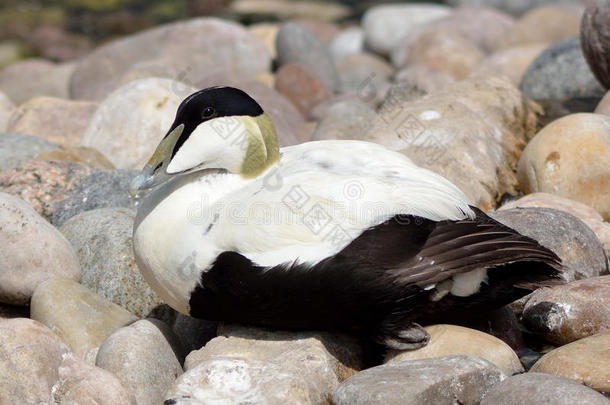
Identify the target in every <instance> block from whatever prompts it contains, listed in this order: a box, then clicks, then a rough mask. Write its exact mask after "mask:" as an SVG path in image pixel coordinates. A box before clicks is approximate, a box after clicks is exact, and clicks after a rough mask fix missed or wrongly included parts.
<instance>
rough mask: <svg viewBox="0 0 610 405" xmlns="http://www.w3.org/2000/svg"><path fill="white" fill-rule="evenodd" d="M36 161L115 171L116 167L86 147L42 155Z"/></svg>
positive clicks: (100, 154) (65, 149) (99, 153)
mask: <svg viewBox="0 0 610 405" xmlns="http://www.w3.org/2000/svg"><path fill="white" fill-rule="evenodd" d="M36 160H60V161H67V162H77V163H82V164H84V165H87V166H89V167H94V168H96V169H114V165H113V164H112V163H110V161H109V160H108V159H106V157H104V155H102V153H101V152H99V151H98V150H95V149H93V148H88V147H86V146H76V147H73V148H64V149H61V150H54V151H51V152H45V153H41V154H40V155H38V156H36Z"/></svg>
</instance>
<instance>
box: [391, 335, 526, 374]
mask: <svg viewBox="0 0 610 405" xmlns="http://www.w3.org/2000/svg"><path fill="white" fill-rule="evenodd" d="M425 329H426V331H428V333H429V334H430V342H428V344H427V345H426V346H424V347H422V348H421V349H416V350H407V351H402V352H400V351H396V350H390V351H389V352H388V353H387V354H386V357H385V363H386V364H392V363H399V362H402V361H407V360H421V359H430V358H435V357H444V356H453V355H458V354H463V355H466V356H474V357H480V358H482V359H485V360H487V361H489V362H491V363H493V364H495V365H496V366H498V368H500V370H502V372H503V373H505V374H507V375H512V374H516V373H521V372H523V366H522V365H521V363H520V362H519V357H517V355H516V354H515V352H514V351H513V349H511V348H510V346H508V345H507V344H506V343H504V342H503V341H501V340H500V339H498V338H496V337H494V336H492V335H489V334H487V333H483V332H480V331H478V330H475V329H470V328H464V327H462V326H457V325H431V326H426V328H425Z"/></svg>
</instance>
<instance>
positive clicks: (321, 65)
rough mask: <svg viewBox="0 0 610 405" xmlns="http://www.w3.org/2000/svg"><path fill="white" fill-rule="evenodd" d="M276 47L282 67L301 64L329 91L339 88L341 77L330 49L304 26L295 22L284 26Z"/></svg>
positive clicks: (281, 28) (278, 34)
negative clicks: (288, 64) (289, 64)
mask: <svg viewBox="0 0 610 405" xmlns="http://www.w3.org/2000/svg"><path fill="white" fill-rule="evenodd" d="M276 47H277V60H278V63H279V64H280V66H281V65H285V64H287V63H300V64H302V65H304V66H306V67H307V68H309V69H310V70H311V71H312V72H314V73H315V75H316V76H317V77H318V78H319V79H320V80H322V82H324V84H325V85H326V87H328V88H329V89H331V90H336V89H338V88H339V76H338V74H337V70H336V69H335V66H334V63H333V60H332V58H331V56H330V53H329V52H328V48H327V47H326V45H324V44H323V43H322V42H321V41H320V40H319V39H318V38H316V36H315V35H314V34H313V33H312V32H311V31H309V30H308V29H307V28H305V27H304V26H302V25H300V24H298V23H295V22H288V23H284V24H282V25H281V26H280V30H279V31H278V33H277V38H276Z"/></svg>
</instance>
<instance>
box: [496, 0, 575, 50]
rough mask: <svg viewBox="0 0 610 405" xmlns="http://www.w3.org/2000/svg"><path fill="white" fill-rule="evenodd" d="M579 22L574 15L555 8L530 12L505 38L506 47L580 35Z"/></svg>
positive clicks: (550, 7)
mask: <svg viewBox="0 0 610 405" xmlns="http://www.w3.org/2000/svg"><path fill="white" fill-rule="evenodd" d="M578 32H579V20H578V17H577V16H576V15H574V13H572V12H570V11H568V10H566V9H562V8H559V7H553V6H542V7H538V8H535V9H533V10H530V11H529V12H527V13H526V14H524V15H523V16H521V18H519V19H518V20H517V22H516V23H515V25H514V26H513V28H512V29H511V30H510V31H509V32H508V33H507V34H506V37H505V38H504V46H505V47H511V46H516V45H521V44H528V43H536V42H547V43H551V42H556V41H559V40H562V39H565V38H568V37H572V36H575V35H578Z"/></svg>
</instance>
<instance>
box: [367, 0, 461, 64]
mask: <svg viewBox="0 0 610 405" xmlns="http://www.w3.org/2000/svg"><path fill="white" fill-rule="evenodd" d="M450 13H451V9H450V8H449V7H447V6H443V5H439V4H432V3H422V4H382V5H376V6H373V7H371V8H369V9H368V10H367V11H366V12H365V13H364V16H363V17H362V28H363V29H364V38H365V42H366V45H367V46H368V47H369V48H370V49H372V50H373V51H375V52H377V53H379V54H381V55H389V54H391V53H392V51H393V50H394V49H395V48H396V47H398V46H400V45H401V43H402V41H403V40H404V39H405V38H406V37H407V36H408V35H409V34H410V33H412V32H413V30H415V29H417V28H419V27H421V26H422V25H424V24H426V23H429V22H432V21H434V20H437V19H440V18H442V17H446V16H448V15H449V14H450Z"/></svg>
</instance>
